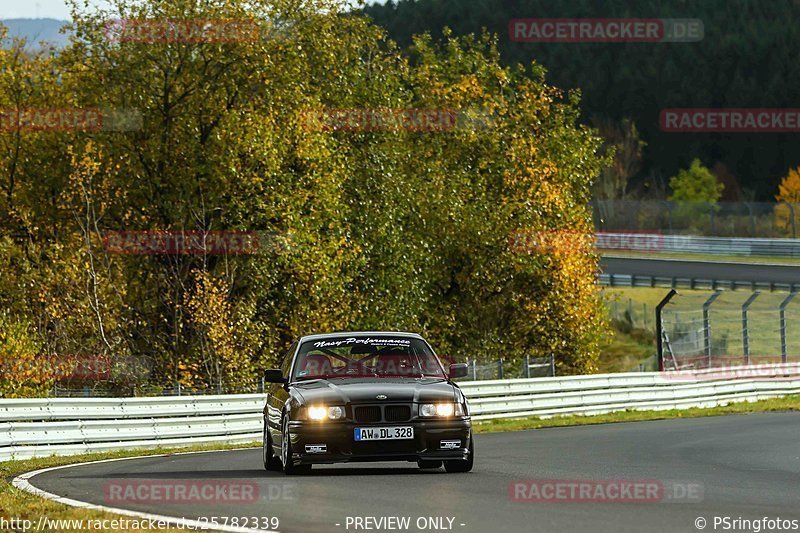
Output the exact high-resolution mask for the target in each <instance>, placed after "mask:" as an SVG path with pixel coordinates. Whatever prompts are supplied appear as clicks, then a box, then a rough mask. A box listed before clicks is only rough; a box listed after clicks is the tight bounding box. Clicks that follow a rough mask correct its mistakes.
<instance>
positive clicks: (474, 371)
mask: <svg viewBox="0 0 800 533" xmlns="http://www.w3.org/2000/svg"><path fill="white" fill-rule="evenodd" d="M472 381H478V366H477V361H476V360H475V359H473V360H472Z"/></svg>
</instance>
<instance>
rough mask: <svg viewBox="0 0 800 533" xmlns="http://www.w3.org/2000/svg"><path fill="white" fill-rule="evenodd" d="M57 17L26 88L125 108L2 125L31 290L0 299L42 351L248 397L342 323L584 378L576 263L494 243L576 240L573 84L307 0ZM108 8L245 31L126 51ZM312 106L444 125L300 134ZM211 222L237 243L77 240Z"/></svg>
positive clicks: (596, 309) (158, 2) (585, 158)
mask: <svg viewBox="0 0 800 533" xmlns="http://www.w3.org/2000/svg"><path fill="white" fill-rule="evenodd" d="M74 9H75V10H74V15H73V21H74V22H73V24H74V36H73V38H72V42H71V45H70V46H69V47H68V48H66V49H65V50H64V51H63V52H62V53H61V54H60V55H59V56H58V57H57V58H53V59H52V61H53V64H54V65H55V68H56V71H57V73H58V82H57V83H55V82H53V81H48V82H47V83H46V85H47V86H48V90H49V91H51V92H53V93H54V94H55V96H54V98H56V97H57V99H58V101H60V102H63V105H72V106H77V107H86V108H96V109H101V110H111V111H113V112H114V113H116V115H119V114H120V113H121V114H123V115H126V116H131V117H134V118H135V120H133V121H132V122H131V123H129V124H123V125H122V126H119V125H117V127H108V128H103V129H100V130H96V131H81V132H75V131H73V132H60V133H59V132H56V133H37V134H36V136H28V134H27V133H26V134H23V135H22V137H21V138H22V139H24V140H25V141H26V142H34V140H36V141H37V142H38V140H41V142H42V145H43V146H42V150H43V151H42V154H43V155H41V156H38V155H37V157H36V158H32V159H30V160H29V166H28V167H26V168H29V170H28V172H29V173H30V178H29V179H28V178H26V180H25V182H26V183H28V184H29V187H30V188H29V190H26V193H25V194H24V195H20V196H19V199H18V200H16V202H17V203H18V204H19V209H20V210H23V209H24V210H27V211H29V212H30V213H31V214H30V215H29V219H30V221H31V222H30V224H29V225H28V226H29V227H30V228H36V231H34V232H33V233H34V235H33V236H32V237H31V238H30V239H29V242H28V243H27V244H15V245H14V246H13V247H10V248H8V251H7V253H6V252H3V250H5V248H3V246H5V244H3V243H4V242H5V241H0V252H3V253H6V255H5V256H4V261H5V265H7V266H6V267H5V268H7V269H9V271H11V272H13V273H14V275H17V276H21V277H22V279H25V280H26V282H27V281H28V280H30V282H31V283H32V284H31V285H23V287H26V288H25V289H24V290H23V289H20V288H19V285H18V284H15V283H10V282H3V283H0V301H2V302H4V303H7V304H8V305H12V304H11V302H15V303H14V304H13V305H14V306H16V308H17V309H18V311H19V314H20V316H27V317H34V316H40V315H41V316H45V317H48V318H47V320H46V321H44V322H39V321H33V320H32V321H31V323H36V324H40V323H41V324H50V325H52V326H53V327H44V328H41V329H40V330H38V331H37V334H38V335H40V336H41V337H42V338H43V339H44V343H45V344H48V343H49V344H51V345H52V346H53V347H54V348H61V347H63V346H65V345H66V346H70V347H74V346H76V345H77V344H82V345H86V346H92V347H96V348H97V349H102V350H106V351H108V352H109V353H111V354H115V355H118V356H120V357H132V358H134V359H137V360H138V359H146V360H148V361H150V363H151V364H150V365H149V366H148V368H151V373H149V375H148V376H147V378H148V379H149V380H150V381H151V382H152V383H154V384H160V385H162V386H172V385H174V384H181V385H183V386H187V387H192V388H197V389H215V390H240V389H248V388H252V387H253V386H255V380H256V377H257V373H258V370H259V369H261V368H264V367H265V366H267V365H268V364H273V363H274V361H275V358H276V357H277V356H279V355H280V354H282V353H284V352H285V350H286V348H287V347H288V345H289V343H290V342H291V340H292V339H294V338H297V337H298V336H300V335H304V334H309V333H318V332H325V331H332V330H346V329H373V328H374V329H390V330H391V329H404V330H412V331H419V332H421V333H423V334H425V335H427V336H428V337H429V338H430V340H431V341H432V342H433V343H434V345H435V346H436V347H437V349H438V351H439V352H440V353H442V354H444V355H446V356H448V358H451V359H455V360H459V359H460V360H464V359H467V358H469V359H472V358H478V359H496V358H497V357H500V356H502V357H504V358H505V359H506V360H507V361H511V362H514V361H519V360H521V359H522V358H523V357H524V356H525V355H534V356H536V355H549V354H554V355H555V357H556V361H557V365H558V367H559V371H560V372H564V373H574V372H590V371H592V370H594V369H595V361H596V358H597V352H598V346H597V339H598V337H599V333H600V331H601V329H602V318H601V316H602V313H601V307H600V303H599V300H598V297H597V293H596V286H595V273H596V271H597V261H598V258H597V256H596V255H595V254H594V253H593V251H592V250H591V248H588V247H584V246H576V247H570V246H560V247H555V248H554V249H548V250H519V249H515V248H514V247H511V246H509V237H510V236H511V235H513V234H514V233H515V232H518V231H530V232H549V233H553V234H557V235H560V234H564V235H567V234H569V233H570V232H573V233H578V234H581V235H590V234H591V232H592V227H591V220H590V214H589V211H588V207H587V205H588V202H589V199H590V192H589V191H590V184H591V182H592V180H593V179H594V178H595V177H596V176H597V175H598V174H599V172H600V170H601V168H602V167H603V165H607V164H608V161H607V160H604V159H603V158H602V157H601V156H599V155H598V151H599V149H600V144H601V140H600V138H599V137H598V136H597V135H596V134H595V132H593V131H592V130H590V129H588V128H586V127H583V126H579V125H578V118H579V112H578V105H579V99H578V96H577V95H576V94H573V93H564V92H562V91H560V90H559V89H557V88H555V87H553V86H551V85H549V84H548V83H547V81H546V72H545V71H544V69H542V68H541V67H540V66H538V65H536V64H535V63H533V64H530V65H524V66H522V65H520V66H517V67H514V68H509V67H504V66H502V64H501V61H500V57H499V53H498V50H497V38H496V37H495V36H492V35H489V34H481V35H471V36H466V37H458V38H457V37H454V36H452V35H449V34H447V35H445V37H444V39H443V40H442V41H434V40H433V39H432V38H430V37H429V36H425V35H423V36H419V37H417V38H416V39H415V41H414V47H413V52H412V53H411V55H410V56H409V55H406V54H404V53H403V52H402V51H401V50H400V49H399V48H398V47H397V46H396V45H395V44H394V43H393V42H391V41H390V40H388V39H387V38H386V35H385V33H384V31H383V30H381V29H380V28H377V27H376V26H374V25H373V24H371V22H370V21H369V20H368V19H366V18H365V17H362V16H358V15H354V14H352V13H349V12H347V11H346V9H347V7H346V6H345V5H343V4H339V3H337V2H333V1H326V0H319V1H315V2H303V3H301V4H298V3H297V2H294V1H290V0H269V1H268V0H255V1H249V2H245V1H242V0H231V1H227V2H215V3H201V4H200V5H198V3H197V2H194V1H193V0H169V1H167V0H147V1H144V2H141V1H133V0H119V1H118V2H115V3H114V4H113V8H108V9H106V10H100V11H93V12H86V11H83V10H82V9H81V8H80V7H79V6H78V5H76V6H75V7H74ZM119 19H123V20H138V21H143V20H144V21H148V20H149V21H161V22H164V21H167V22H170V21H172V22H175V21H178V22H181V21H184V22H186V21H192V20H203V21H215V20H216V21H220V20H222V21H231V20H236V21H240V23H242V24H245V25H249V26H250V27H252V28H257V30H258V31H254V32H251V33H248V34H247V35H246V36H244V38H237V39H232V40H210V41H204V40H203V39H188V40H179V39H178V40H175V39H155V40H149V41H148V40H144V41H143V40H138V41H137V40H127V39H119V38H112V37H113V35H112V36H111V37H110V36H109V21H110V20H119ZM331 109H357V110H378V112H387V110H417V112H423V111H436V112H440V113H442V114H444V115H448V114H450V115H448V116H453V117H455V118H456V120H455V121H454V122H453V123H452V124H451V127H448V128H443V129H438V130H437V129H424V128H422V129H419V128H417V129H415V128H403V127H399V128H398V127H386V128H377V129H369V128H361V129H359V127H355V128H350V129H336V128H333V129H325V128H314V127H310V126H309V121H308V117H309V114H310V113H325V112H326V110H331ZM380 110H383V111H380ZM116 115H115V116H116ZM356 126H358V125H356ZM0 135H2V134H0ZM4 140H6V141H8V140H9V138H4ZM45 157H47V158H48V159H53V160H55V161H57V162H56V163H54V164H52V165H49V164H46V163H45V161H44V160H40V158H45ZM8 229H11V227H9V228H8ZM218 230H222V231H239V232H248V233H253V234H257V235H259V236H260V240H259V243H260V245H259V247H258V249H257V250H251V251H250V252H248V253H246V254H225V253H149V254H120V253H114V252H113V251H112V250H109V249H108V248H107V247H104V246H103V245H102V242H101V240H102V239H100V238H98V236H102V235H104V234H106V233H107V232H115V231H195V232H200V233H207V232H213V231H218ZM9 246H11V245H9ZM45 249H46V250H47V253H44V252H43V250H45ZM36 250H39V251H37V252H36V253H35V254H34V255H33V257H34V258H36V259H34V260H31V259H28V257H30V252H31V251H36ZM20 258H25V260H24V261H22V260H21V259H20ZM4 278H5V279H7V278H6V277H4ZM20 292H22V293H23V294H22V296H24V298H22V299H21V300H18V299H15V298H16V297H17V296H20ZM34 295H35V297H34ZM42 309H45V310H47V311H46V312H43V311H42ZM42 313H44V314H42ZM70 339H71V340H70ZM69 342H71V343H72V344H69ZM65 343H67V344H65Z"/></svg>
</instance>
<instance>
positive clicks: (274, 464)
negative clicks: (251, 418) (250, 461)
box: [261, 418, 281, 472]
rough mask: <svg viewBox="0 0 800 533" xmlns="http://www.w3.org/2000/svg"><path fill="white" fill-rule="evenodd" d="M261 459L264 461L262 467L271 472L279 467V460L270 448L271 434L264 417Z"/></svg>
mask: <svg viewBox="0 0 800 533" xmlns="http://www.w3.org/2000/svg"><path fill="white" fill-rule="evenodd" d="M261 459H262V461H263V462H264V469H265V470H269V471H271V472H278V471H280V469H281V460H280V459H278V457H277V456H276V455H275V452H274V451H273V450H272V435H271V434H270V432H269V426H268V425H267V419H266V418H265V419H264V438H263V444H262V452H261Z"/></svg>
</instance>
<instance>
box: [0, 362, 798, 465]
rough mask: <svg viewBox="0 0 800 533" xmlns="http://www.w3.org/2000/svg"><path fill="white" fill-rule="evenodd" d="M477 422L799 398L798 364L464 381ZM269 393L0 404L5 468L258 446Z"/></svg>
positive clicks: (0, 442) (6, 401) (0, 448)
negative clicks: (110, 455)
mask: <svg viewBox="0 0 800 533" xmlns="http://www.w3.org/2000/svg"><path fill="white" fill-rule="evenodd" d="M459 385H460V387H461V388H462V390H463V391H464V393H465V394H466V395H467V397H468V398H469V402H470V407H471V409H472V415H473V419H475V420H488V419H495V418H513V417H523V416H539V417H551V416H558V415H568V414H584V415H593V414H601V413H608V412H613V411H623V410H663V409H685V408H689V407H713V406H717V405H723V404H727V403H731V402H738V401H756V400H762V399H766V398H774V397H778V396H784V395H787V394H795V393H800V363H786V364H771V365H756V366H749V367H735V368H725V369H708V370H695V371H681V372H673V373H659V372H648V373H630V374H597V375H588V376H563V377H548V378H530V379H508V380H495V381H470V382H462V383H460V384H459ZM264 400H265V395H263V394H247V395H228V396H179V397H159V398H38V399H0V461H7V460H13V459H27V458H32V457H46V456H50V455H71V454H81V453H90V452H100V451H110V450H124V449H132V448H147V447H156V446H184V445H190V444H198V443H209V442H225V443H240V442H253V441H257V440H260V439H261V429H262V414H261V411H262V409H263V406H264Z"/></svg>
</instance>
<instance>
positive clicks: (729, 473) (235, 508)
mask: <svg viewBox="0 0 800 533" xmlns="http://www.w3.org/2000/svg"><path fill="white" fill-rule="evenodd" d="M475 446H476V456H477V460H476V465H475V469H474V470H473V472H471V473H468V474H447V473H445V472H444V469H439V470H437V471H434V472H423V471H420V470H419V469H417V468H416V465H415V464H414V465H413V466H412V464H411V463H380V464H377V463H375V464H365V463H361V464H353V465H326V466H321V467H315V468H314V470H313V472H312V474H310V475H308V476H301V477H288V478H287V477H285V476H283V474H280V473H273V472H266V471H264V470H263V468H262V466H261V456H260V453H261V452H260V450H256V449H253V450H239V451H228V452H213V453H203V454H188V455H174V456H168V457H153V458H142V459H133V460H128V461H119V462H109V463H100V464H95V465H86V466H78V467H74V468H69V469H65V470H61V471H53V472H48V473H44V474H40V475H38V476H35V477H33V478H32V480H31V482H32V483H33V485H34V486H36V487H38V488H40V489H43V490H46V491H49V492H52V493H55V494H58V495H61V496H67V497H69V498H73V499H77V500H81V501H85V502H92V503H96V504H101V505H110V506H112V507H122V508H125V509H133V510H139V511H145V512H152V513H157V514H162V515H169V516H179V517H191V518H196V517H203V516H205V517H212V516H216V517H223V516H228V517H231V516H257V517H278V518H279V519H280V527H279V529H280V530H281V531H289V532H317V531H320V532H328V531H330V532H336V531H376V530H381V531H463V532H496V533H500V532H505V531H541V532H562V531H563V532H573V531H586V532H593V533H595V532H603V531H608V532H617V531H631V532H642V531H645V532H646V531H664V532H679V531H695V532H696V531H698V528H696V527H695V521H696V520H697V519H698V518H699V517H702V518H704V519H705V520H707V522H706V524H707V525H706V527H705V530H706V531H715V529H714V527H713V519H714V516H715V515H716V516H718V517H723V516H728V517H730V518H731V519H736V518H745V519H759V520H760V519H762V518H763V517H769V518H772V519H775V518H780V519H782V520H786V519H798V520H800V505H798V504H800V413H760V414H748V415H738V416H724V417H711V418H696V419H685V420H682V419H674V420H661V421H651V422H633V423H622V424H606V425H597V426H583V427H566V428H550V429H539V430H531V431H519V432H509V433H493V434H483V435H477V436H476V440H475ZM556 479H557V480H616V481H621V480H627V481H641V480H647V481H648V482H649V483H653V482H656V483H659V484H661V485H663V486H664V487H669V489H668V490H665V491H664V492H663V493H661V494H659V497H660V498H661V499H662V501H660V502H657V503H654V502H652V501H641V502H640V501H638V500H637V502H636V503H618V502H615V503H575V502H567V501H563V502H562V501H559V502H557V503H542V502H513V501H511V500H510V498H509V486H510V484H512V483H513V482H514V481H515V480H556ZM141 480H151V481H146V482H145V483H152V482H153V481H155V482H163V483H167V484H168V483H173V482H176V481H177V482H190V483H195V482H196V483H207V482H208V481H209V480H217V481H220V480H221V481H222V482H226V481H234V482H237V483H253V482H254V483H257V484H258V488H259V490H258V492H259V496H258V498H257V499H256V500H257V501H256V502H255V503H250V502H248V503H239V504H231V503H226V502H220V503H208V502H206V503H202V504H175V503H164V502H139V501H131V502H126V503H119V502H111V503H109V502H108V501H106V497H105V496H104V488H105V489H106V491H107V490H108V487H109V485H110V484H117V485H119V484H120V483H139V482H141ZM689 486H691V487H695V489H692V490H693V495H692V496H693V497H688V496H687V495H686V492H685V491H683V490H681V487H684V488H685V487H689ZM698 487H699V489H700V490H699V492H698V491H697V490H696V489H697V488H698ZM512 492H513V491H512ZM609 494H610V492H609ZM686 500H691V501H689V502H687V501H686ZM386 516H392V517H409V518H410V522H409V523H410V527H409V528H408V529H405V528H399V529H390V528H387V527H383V528H380V529H377V528H375V527H374V526H375V524H374V523H371V522H370V523H369V524H368V525H369V526H370V527H371V529H365V528H359V529H356V528H355V527H354V522H353V521H352V520H353V519H354V517H375V518H379V517H386ZM348 517H350V519H351V522H350V524H351V525H350V526H349V527H347V524H348V522H347V520H348ZM428 517H434V518H435V517H445V519H444V520H442V523H443V526H442V525H441V524H440V525H438V527H437V523H435V522H433V525H432V526H431V525H430V524H431V522H428V521H426V519H427V518H428ZM446 518H450V519H453V522H452V526H449V522H448V520H447V519H446ZM418 520H420V524H421V525H425V524H423V521H425V523H426V524H428V527H426V528H424V529H419V528H417V525H416V524H417V521H418ZM337 524H339V525H337ZM364 524H365V525H367V523H366V522H364ZM393 525H395V526H396V524H393ZM728 530H729V531H730V530H731V529H728ZM762 530H764V529H762ZM716 531H723V529H722V526H721V525H719V526H718V527H717V529H716Z"/></svg>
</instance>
